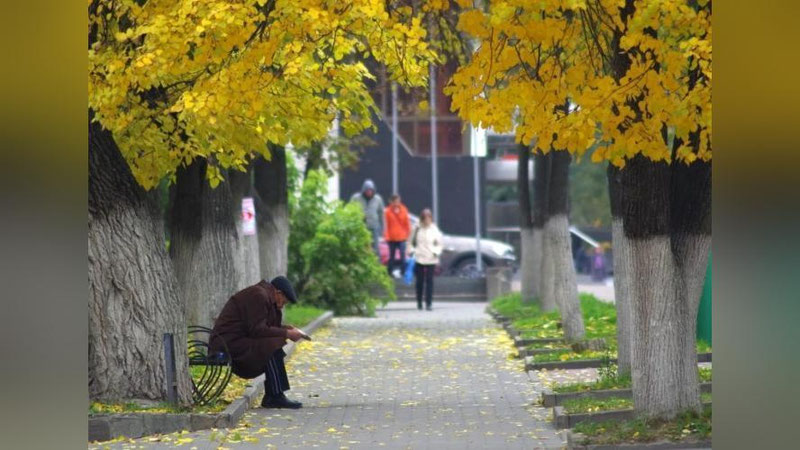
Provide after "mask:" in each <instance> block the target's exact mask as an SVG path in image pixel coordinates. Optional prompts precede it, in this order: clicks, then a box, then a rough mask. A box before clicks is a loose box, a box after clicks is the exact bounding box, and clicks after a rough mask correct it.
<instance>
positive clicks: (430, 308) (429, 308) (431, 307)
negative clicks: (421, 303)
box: [425, 305, 433, 311]
mask: <svg viewBox="0 0 800 450" xmlns="http://www.w3.org/2000/svg"><path fill="white" fill-rule="evenodd" d="M425 309H427V310H428V311H433V306H431V305H428V306H426V307H425Z"/></svg>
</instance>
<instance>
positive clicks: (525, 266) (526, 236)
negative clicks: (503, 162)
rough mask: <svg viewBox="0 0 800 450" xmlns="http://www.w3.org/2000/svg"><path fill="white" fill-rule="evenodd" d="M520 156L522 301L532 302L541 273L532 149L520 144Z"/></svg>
mask: <svg viewBox="0 0 800 450" xmlns="http://www.w3.org/2000/svg"><path fill="white" fill-rule="evenodd" d="M518 150H519V158H518V162H517V190H518V191H519V230H520V251H521V253H522V254H521V255H520V256H521V261H520V272H522V289H521V291H522V292H521V294H522V302H523V303H531V302H534V301H535V300H536V297H537V296H538V292H536V278H538V277H539V273H537V272H535V271H534V266H535V265H536V264H535V260H534V256H535V253H534V244H535V243H534V236H533V215H532V211H531V209H532V208H531V189H530V180H529V179H528V178H529V173H528V162H529V161H530V159H531V149H530V148H529V147H528V146H526V145H519V148H518Z"/></svg>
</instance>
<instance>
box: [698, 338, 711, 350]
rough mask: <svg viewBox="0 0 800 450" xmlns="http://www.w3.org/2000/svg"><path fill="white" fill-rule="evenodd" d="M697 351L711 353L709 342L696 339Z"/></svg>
mask: <svg viewBox="0 0 800 450" xmlns="http://www.w3.org/2000/svg"><path fill="white" fill-rule="evenodd" d="M697 353H711V344H709V343H708V342H706V341H704V340H702V339H700V340H698V341H697Z"/></svg>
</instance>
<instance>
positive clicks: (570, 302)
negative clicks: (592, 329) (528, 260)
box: [545, 214, 586, 342]
mask: <svg viewBox="0 0 800 450" xmlns="http://www.w3.org/2000/svg"><path fill="white" fill-rule="evenodd" d="M545 229H546V230H547V231H546V233H547V237H548V240H549V245H550V250H551V253H550V257H549V259H550V260H551V261H552V265H553V281H552V283H553V297H554V299H555V304H556V305H558V308H559V310H560V311H561V324H562V328H563V330H564V337H565V338H566V339H567V340H568V341H571V342H574V341H579V340H582V339H583V338H584V337H585V336H586V330H585V328H584V326H583V314H582V313H581V304H580V298H579V297H578V281H577V279H576V276H575V265H574V263H573V261H572V243H571V239H570V235H569V220H568V219H567V216H566V214H555V215H552V216H549V217H548V218H547V224H546V225H545Z"/></svg>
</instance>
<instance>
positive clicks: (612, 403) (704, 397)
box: [562, 392, 711, 414]
mask: <svg viewBox="0 0 800 450" xmlns="http://www.w3.org/2000/svg"><path fill="white" fill-rule="evenodd" d="M700 401H701V402H703V403H708V402H710V401H711V393H705V392H704V393H702V394H700ZM562 406H563V407H564V411H566V412H567V414H581V413H592V412H598V411H614V410H619V409H632V408H633V400H632V399H630V398H622V397H608V398H592V397H583V398H572V399H569V400H565V401H564V403H563V404H562Z"/></svg>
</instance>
